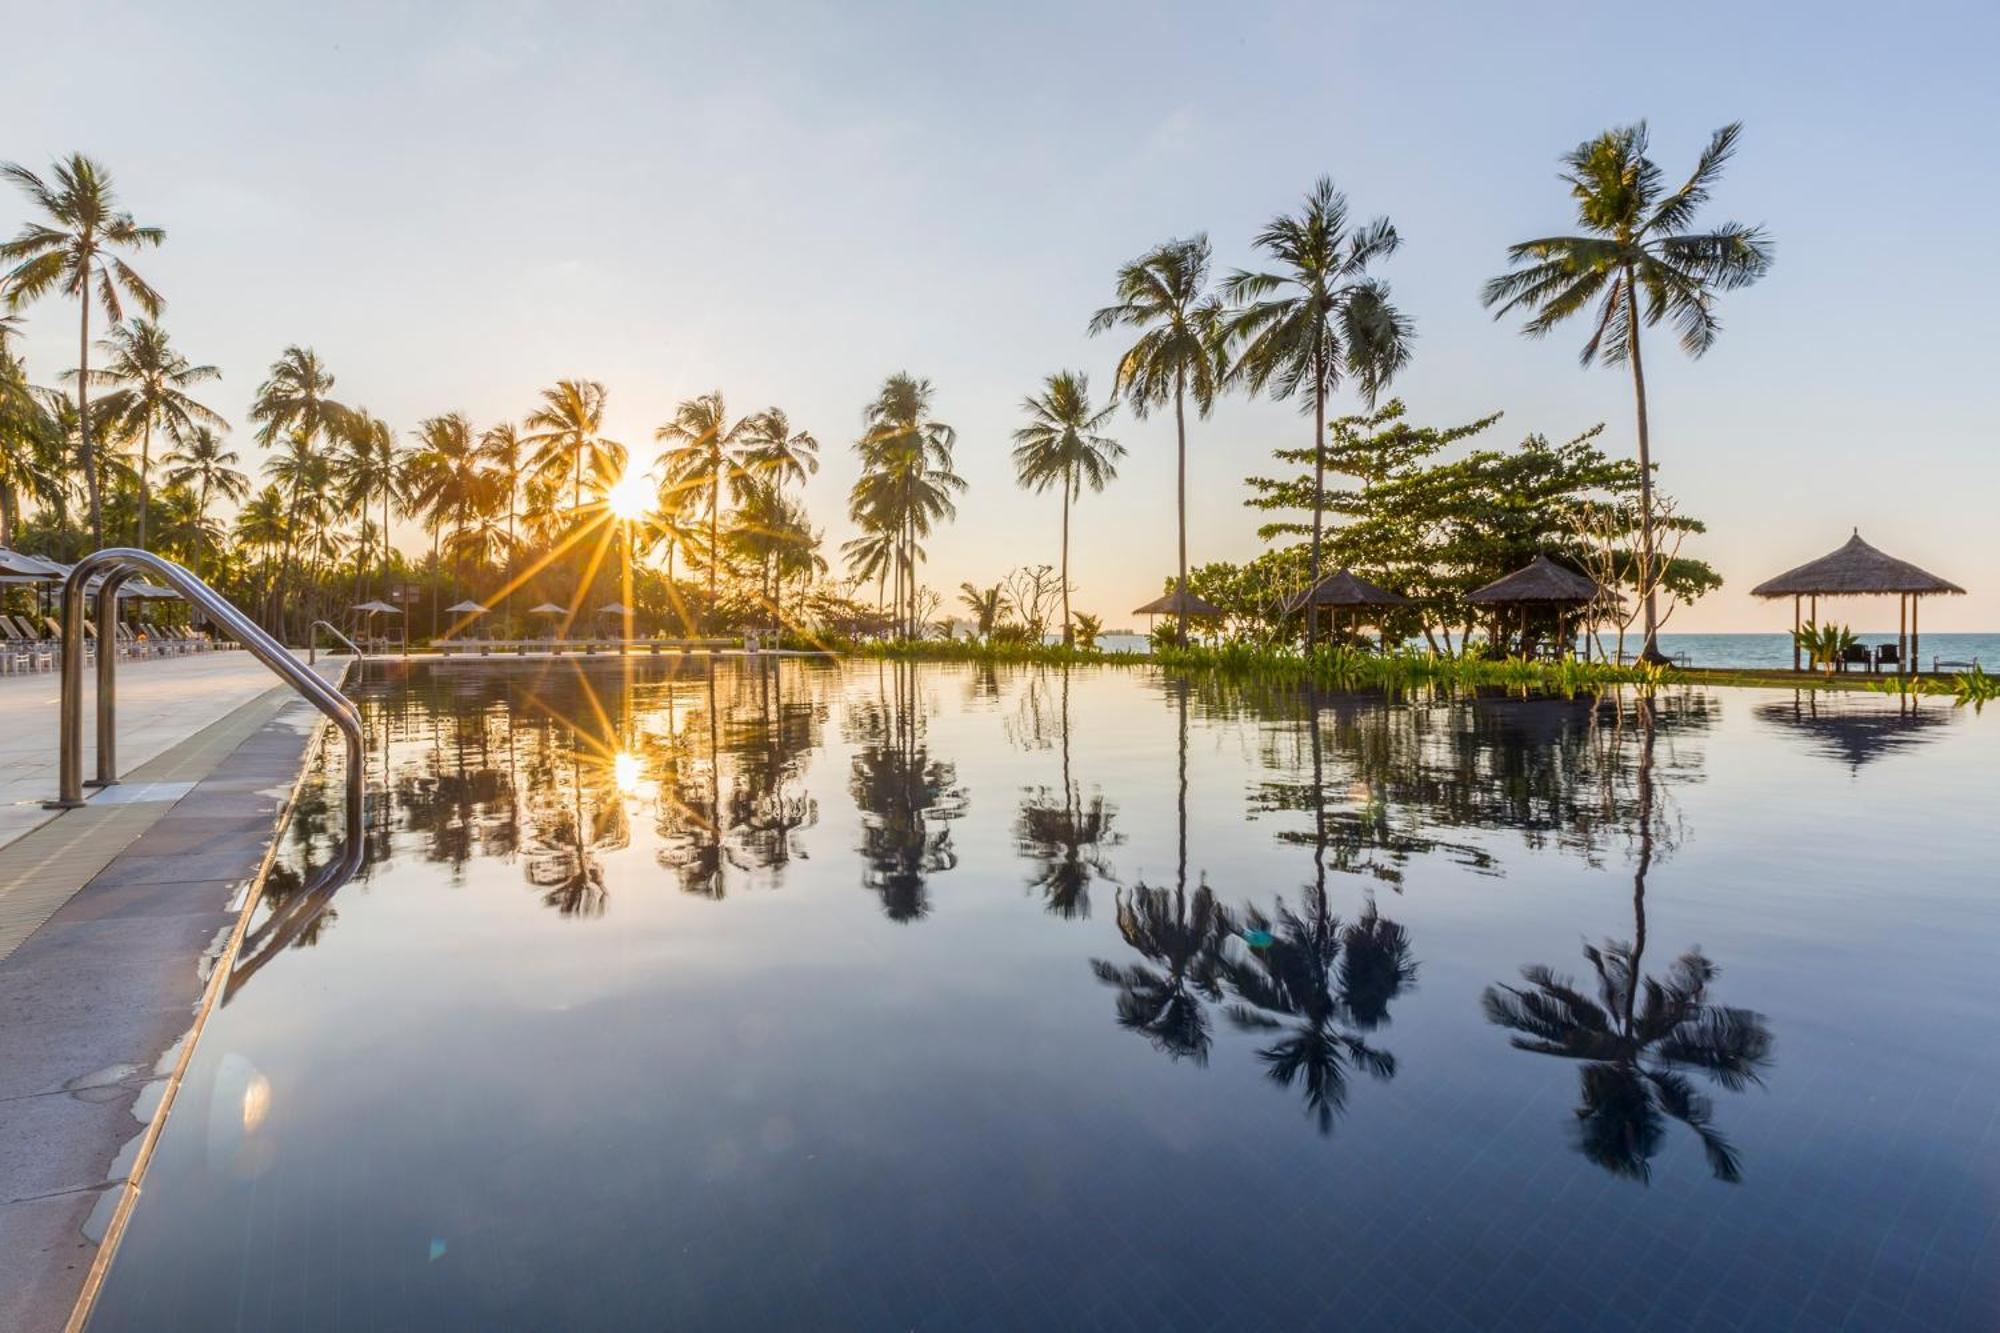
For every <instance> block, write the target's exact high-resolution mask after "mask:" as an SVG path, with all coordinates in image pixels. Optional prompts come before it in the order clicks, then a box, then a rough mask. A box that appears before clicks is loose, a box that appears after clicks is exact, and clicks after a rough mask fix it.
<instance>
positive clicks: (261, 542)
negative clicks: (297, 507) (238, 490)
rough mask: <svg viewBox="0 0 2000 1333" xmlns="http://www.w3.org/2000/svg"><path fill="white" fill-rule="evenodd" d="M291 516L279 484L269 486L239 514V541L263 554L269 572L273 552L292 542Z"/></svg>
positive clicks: (237, 533)
mask: <svg viewBox="0 0 2000 1333" xmlns="http://www.w3.org/2000/svg"><path fill="white" fill-rule="evenodd" d="M290 513H291V507H290V505H289V504H288V503H287V501H286V499H285V493H284V492H283V491H282V490H280V489H279V488H278V486H277V484H276V483H269V484H266V485H265V487H264V489H262V490H260V491H258V492H257V493H256V494H255V495H252V496H251V497H250V498H249V499H248V500H246V501H244V503H243V507H242V508H241V509H239V510H237V511H236V540H237V541H238V542H239V543H241V544H242V545H244V546H246V547H249V548H251V549H253V550H258V551H261V552H262V553H263V562H262V563H263V564H264V565H265V567H266V572H267V573H268V567H269V565H270V563H271V556H272V553H273V552H274V551H277V550H279V549H280V548H283V547H287V546H289V545H290V543H291V533H292V525H291V521H290Z"/></svg>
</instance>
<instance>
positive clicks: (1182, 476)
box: [1174, 372, 1187, 647]
mask: <svg viewBox="0 0 2000 1333" xmlns="http://www.w3.org/2000/svg"><path fill="white" fill-rule="evenodd" d="M1185 397H1186V392H1185V387H1184V386H1183V384H1182V382H1181V376H1180V374H1179V373H1178V372H1176V373H1175V375H1174V442H1175V444H1174V450H1175V452H1174V469H1175V478H1174V506H1175V508H1176V509H1178V510H1179V512H1180V561H1181V563H1180V570H1181V574H1180V583H1179V584H1178V585H1177V589H1178V591H1179V593H1180V606H1179V607H1178V608H1177V609H1176V610H1175V611H1174V637H1175V638H1176V639H1178V640H1179V644H1178V645H1177V646H1180V647H1185V646H1186V645H1187V408H1186V404H1185V402H1184V401H1183V400H1184V399H1185Z"/></svg>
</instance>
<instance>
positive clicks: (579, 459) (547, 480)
mask: <svg viewBox="0 0 2000 1333" xmlns="http://www.w3.org/2000/svg"><path fill="white" fill-rule="evenodd" d="M605 396H606V395H605V392H604V386H603V385H602V384H599V383H598V382H597V381H596V380H581V379H568V380H558V381H556V384H555V386H554V387H553V388H549V389H544V390H542V405H541V406H540V407H538V408H536V409H535V410H534V411H533V412H530V413H529V414H528V417H527V420H526V421H525V422H524V423H523V424H524V425H525V426H526V428H527V431H528V433H527V434H526V435H524V436H522V437H521V443H522V444H523V445H525V446H526V447H527V450H528V467H529V468H530V469H532V471H533V473H534V476H535V478H536V479H537V480H539V481H540V482H541V483H542V488H541V490H540V492H539V495H540V497H541V498H542V499H543V500H545V501H547V502H548V503H550V504H551V505H553V502H554V499H555V496H556V495H557V494H559V493H560V486H561V483H562V482H563V481H565V480H567V481H568V482H569V484H570V512H571V516H572V517H573V518H574V517H576V516H578V515H580V514H581V512H582V510H583V484H584V473H585V472H586V471H587V472H589V474H590V478H591V483H592V485H593V486H595V487H597V488H599V489H603V488H606V487H609V486H610V485H611V483H612V482H614V481H616V480H618V476H619V474H620V473H622V472H623V471H624V469H625V446H624V445H622V444H620V443H618V442H617V441H616V440H609V439H606V438H604V434H603V432H604V403H605ZM531 493H534V492H533V490H532V488H531Z"/></svg>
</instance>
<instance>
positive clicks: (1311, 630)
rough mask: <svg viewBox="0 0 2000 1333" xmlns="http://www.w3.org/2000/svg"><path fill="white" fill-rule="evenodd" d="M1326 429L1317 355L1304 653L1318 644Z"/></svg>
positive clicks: (1314, 370) (1324, 501) (1324, 398)
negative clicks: (1323, 435) (1315, 597)
mask: <svg viewBox="0 0 2000 1333" xmlns="http://www.w3.org/2000/svg"><path fill="white" fill-rule="evenodd" d="M1325 429H1326V381H1325V378H1324V377H1323V376H1322V375H1321V373H1320V369H1319V353H1318V352H1317V351H1315V352H1314V354H1313V540H1312V564H1311V566H1310V568H1309V573H1308V576H1307V583H1306V589H1307V592H1306V651H1307V652H1311V651H1312V650H1313V648H1314V647H1315V646H1316V645H1317V644H1318V643H1319V608H1318V607H1316V606H1314V605H1313V603H1312V590H1314V589H1316V588H1318V587H1319V547H1320V531H1321V528H1322V527H1323V525H1324V523H1325V516H1326V449H1325V448H1324V446H1323V442H1322V441H1321V439H1320V433H1321V432H1322V431H1323V430H1325Z"/></svg>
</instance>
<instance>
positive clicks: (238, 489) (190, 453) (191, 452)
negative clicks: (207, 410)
mask: <svg viewBox="0 0 2000 1333" xmlns="http://www.w3.org/2000/svg"><path fill="white" fill-rule="evenodd" d="M160 461H161V462H162V463H164V464H165V465H166V469H167V472H166V476H167V484H168V485H169V486H183V487H186V488H188V489H189V490H191V491H192V492H193V493H194V497H195V506H194V507H195V514H196V516H197V518H198V519H199V520H200V521H202V522H207V521H208V503H209V501H210V500H211V499H213V498H214V497H216V496H218V495H219V496H221V497H222V498H223V499H225V500H228V501H230V502H232V503H241V502H242V500H243V497H244V496H246V495H248V494H249V493H250V478H249V477H247V476H245V475H244V474H243V472H242V470H241V469H239V468H238V467H237V466H236V465H237V464H238V463H240V462H242V461H243V459H242V456H241V455H240V454H238V453H237V452H236V451H235V450H234V449H232V448H230V447H229V443H228V441H226V440H224V439H223V438H222V437H221V436H220V435H217V434H216V433H215V432H214V431H213V430H211V429H210V428H209V427H207V426H195V427H194V428H193V429H191V430H189V431H188V432H187V434H186V435H185V436H184V437H182V438H181V439H179V440H178V441H176V442H175V444H174V447H173V449H171V450H170V451H168V453H167V456H166V457H165V458H163V459H161V460H160Z"/></svg>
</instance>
